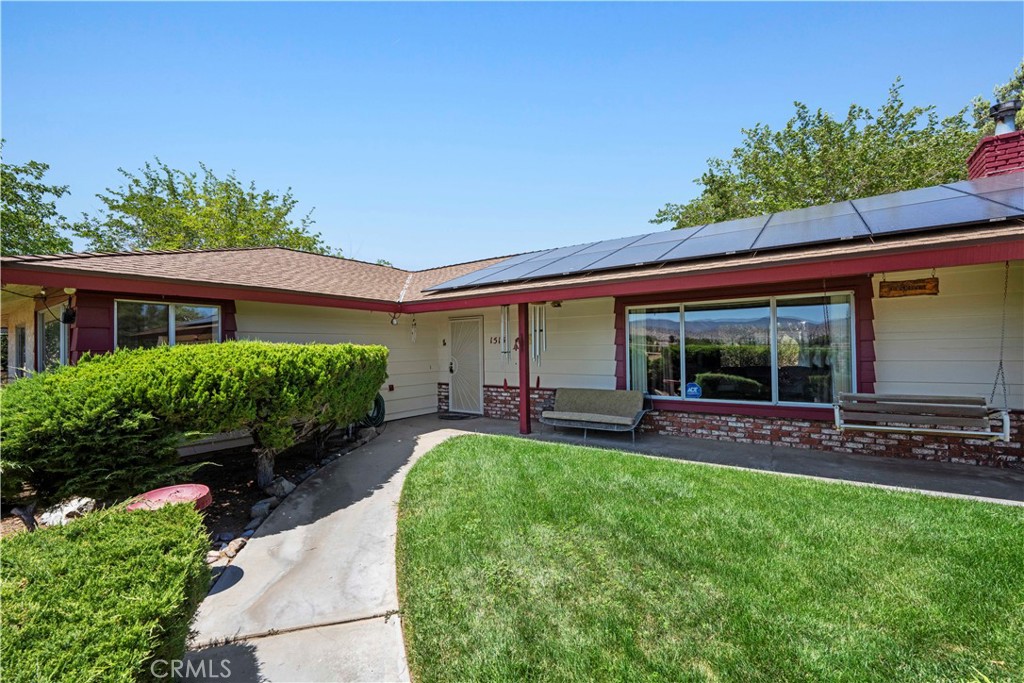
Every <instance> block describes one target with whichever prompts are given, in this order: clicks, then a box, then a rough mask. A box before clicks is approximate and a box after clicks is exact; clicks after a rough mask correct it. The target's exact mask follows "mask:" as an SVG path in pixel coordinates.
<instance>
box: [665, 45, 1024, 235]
mask: <svg viewBox="0 0 1024 683" xmlns="http://www.w3.org/2000/svg"><path fill="white" fill-rule="evenodd" d="M1022 83H1024V62H1022V64H1021V66H1020V67H1018V69H1017V71H1016V72H1015V74H1014V77H1013V78H1012V79H1011V80H1010V82H1008V83H1006V84H1004V85H1002V86H997V87H996V89H995V96H996V98H997V99H999V100H1005V99H1008V98H1010V97H1011V96H1013V95H1019V93H1020V91H1021V87H1022ZM902 88H903V86H902V85H901V83H900V79H896V82H895V83H893V85H892V86H891V87H890V88H889V96H888V98H887V99H886V102H885V104H883V105H882V106H881V107H879V108H878V110H877V111H874V112H872V111H871V110H869V109H867V108H865V107H862V106H860V105H856V104H854V105H851V106H850V108H849V109H848V110H847V113H846V117H845V118H842V119H836V118H834V117H833V116H832V115H831V114H829V113H828V112H825V111H823V110H821V109H818V110H817V111H811V109H810V108H809V107H808V106H807V105H806V104H803V103H801V102H796V103H794V104H795V107H796V113H795V115H794V116H793V118H791V119H790V120H789V121H788V122H787V123H786V125H785V126H783V127H782V128H781V129H779V130H773V129H772V128H771V127H770V126H768V125H766V124H763V123H759V124H757V125H755V126H754V127H753V128H749V129H744V130H743V135H744V139H743V142H742V143H741V145H740V146H739V147H737V148H735V149H734V150H733V152H732V156H731V157H729V158H728V159H719V158H712V159H709V160H708V169H707V170H706V171H705V172H704V173H703V174H702V175H701V177H700V178H698V179H697V180H695V182H696V183H697V184H698V185H700V186H701V187H702V191H701V194H700V196H698V197H697V198H696V199H693V200H691V201H689V202H687V203H685V204H666V205H665V206H664V207H663V208H662V209H661V210H660V211H658V213H657V214H656V215H655V217H654V218H653V219H651V222H652V223H672V224H674V227H675V228H685V227H689V226H694V225H702V224H704V223H714V222H718V221H726V220H731V219H734V218H744V217H747V216H756V215H760V214H764V213H771V212H775V211H786V210H789V209H799V208H802V207H806V206H814V205H817V204H829V203H832V202H839V201H844V200H848V199H856V198H858V197H867V196H871V195H877V194H885V193H888V192H898V191H901V190H910V189H914V188H918V187H925V186H928V185H936V184H938V183H945V182H952V181H957V180H962V179H964V178H965V177H966V174H967V167H966V163H965V161H966V159H967V157H968V156H969V155H970V153H971V151H972V150H973V149H974V146H975V145H976V144H977V141H978V138H979V136H980V135H982V134H985V133H986V130H987V131H988V132H991V123H990V122H988V118H987V117H988V106H989V103H988V102H987V101H986V100H984V99H983V98H980V97H979V98H976V99H975V101H974V103H973V109H974V122H973V125H972V124H971V123H968V122H967V120H966V115H967V107H965V108H964V109H962V110H960V111H959V112H957V113H956V114H954V115H952V116H949V117H946V118H939V116H938V114H937V113H936V111H935V107H934V106H926V107H921V106H915V107H907V106H906V105H905V103H904V102H903V98H902V96H901V93H900V91H901V90H902ZM1018 120H1020V118H1019V117H1018ZM986 127H987V128H986Z"/></svg>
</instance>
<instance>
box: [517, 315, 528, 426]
mask: <svg viewBox="0 0 1024 683" xmlns="http://www.w3.org/2000/svg"><path fill="white" fill-rule="evenodd" d="M519 433H520V434H529V433H530V304H519Z"/></svg>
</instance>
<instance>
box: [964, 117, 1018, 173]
mask: <svg viewBox="0 0 1024 683" xmlns="http://www.w3.org/2000/svg"><path fill="white" fill-rule="evenodd" d="M1020 108H1021V107H1020V100H1011V101H1010V102H1001V103H999V104H996V105H994V106H993V107H992V108H991V109H989V114H991V116H992V118H994V119H995V120H996V132H995V135H990V136H988V137H986V138H982V139H981V141H980V142H979V143H978V146H977V147H975V148H974V152H972V153H971V156H970V157H968V158H967V177H968V178H970V179H971V180H974V179H975V178H987V177H989V176H993V175H1005V174H1007V173H1021V172H1024V130H1017V126H1016V124H1015V122H1014V117H1016V115H1017V111H1019V110H1020Z"/></svg>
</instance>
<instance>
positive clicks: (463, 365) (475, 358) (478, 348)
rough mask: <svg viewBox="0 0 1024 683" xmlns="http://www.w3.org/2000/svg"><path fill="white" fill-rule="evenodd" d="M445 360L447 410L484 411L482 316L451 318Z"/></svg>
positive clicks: (455, 411)
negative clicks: (446, 363) (446, 368)
mask: <svg viewBox="0 0 1024 683" xmlns="http://www.w3.org/2000/svg"><path fill="white" fill-rule="evenodd" d="M450 325H451V335H450V338H451V346H450V348H451V357H450V358H449V359H448V373H449V378H450V381H449V383H448V409H449V410H450V411H452V412H453V413H476V414H483V412H484V325H483V319H482V318H453V319H452V320H451V321H450Z"/></svg>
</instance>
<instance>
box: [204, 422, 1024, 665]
mask: <svg viewBox="0 0 1024 683" xmlns="http://www.w3.org/2000/svg"><path fill="white" fill-rule="evenodd" d="M452 427H457V429H453V428H452ZM467 432H476V433H485V434H516V432H517V424H516V423H514V422H506V421H499V420H489V419H484V418H477V419H471V420H464V421H458V422H445V421H441V420H439V419H438V418H437V417H436V416H433V415H430V416H423V417H417V418H412V419H408V420H400V421H397V422H392V423H390V424H389V425H388V426H387V428H386V430H385V432H384V433H383V434H382V435H381V436H380V437H378V438H377V439H375V440H374V441H372V442H370V443H369V444H368V445H366V446H364V447H362V448H360V449H358V450H356V451H353V452H352V453H349V454H348V455H346V456H344V457H342V458H341V459H339V460H336V461H335V462H334V463H332V464H330V465H328V466H327V467H325V468H324V469H322V470H321V471H320V472H319V473H317V474H316V475H314V476H313V477H311V478H309V479H307V480H306V481H305V482H303V483H302V484H301V485H300V486H299V487H298V488H297V489H296V490H295V492H293V493H292V494H291V495H290V496H288V498H286V499H285V501H284V502H283V503H282V504H281V505H280V507H278V508H277V510H275V511H274V513H273V514H272V515H271V516H270V517H269V518H268V519H267V521H266V522H265V523H264V524H263V525H262V526H261V527H260V528H259V531H258V532H257V533H256V535H255V536H254V537H253V538H252V540H250V542H249V544H248V545H247V546H246V548H245V549H244V550H243V551H242V552H241V553H240V554H239V555H238V557H237V558H236V560H235V562H234V564H232V565H231V566H230V567H229V568H228V569H227V570H226V571H225V573H224V574H223V575H222V576H221V577H220V579H218V581H217V583H216V584H215V586H214V588H213V591H212V592H211V594H210V596H209V597H207V598H206V600H205V601H204V602H203V603H202V605H201V606H200V609H199V614H198V616H197V619H196V623H195V625H194V629H195V630H196V635H195V637H194V639H193V651H192V652H191V653H190V655H189V664H190V665H191V666H192V671H193V672H194V673H198V675H193V676H192V677H191V678H187V680H194V681H202V680H210V681H213V680H216V681H225V680H229V681H231V680H233V681H273V682H277V681H406V680H409V672H408V669H407V666H406V660H405V649H404V645H403V640H402V627H401V622H400V620H399V618H398V616H397V610H398V596H397V591H396V582H395V535H396V532H397V519H396V510H397V504H398V499H399V496H400V494H401V489H402V482H403V481H404V478H405V475H406V473H407V472H408V470H409V468H410V467H411V466H412V464H413V463H414V462H415V461H416V459H417V458H419V457H420V456H421V455H422V454H423V453H426V452H427V451H429V450H430V449H431V448H433V447H434V446H436V445H437V444H439V443H441V442H442V441H444V440H445V439H448V438H450V437H452V436H455V435H458V434H464V433H467ZM530 438H533V439H539V440H548V441H557V442H567V443H579V442H580V440H581V439H580V432H579V431H578V430H565V431H554V430H551V429H550V428H547V427H544V428H542V429H540V430H539V431H538V432H537V433H535V434H533V435H531V437H530ZM588 445H593V446H598V447H610V448H615V449H618V450H635V451H636V452H638V453H644V454H650V455H657V456H662V457H670V458H677V459H683V460H691V461H697V462H704V463H708V464H712V465H718V466H731V467H744V468H752V469H760V470H767V471H772V472H776V473H780V474H789V475H796V476H813V477H818V478H827V479H841V480H845V481H849V482H853V483H860V484H864V485H872V486H884V487H889V488H901V489H909V490H916V491H921V492H924V493H931V494H934V495H945V496H955V497H968V498H975V499H981V500H987V501H991V502H999V503H1003V504H1010V505H1022V504H1024V472H1022V471H1019V470H1017V471H1011V470H996V469H991V468H983V467H974V466H970V465H954V464H946V463H930V462H921V461H905V460H897V459H888V458H881V457H876V456H862V455H836V454H831V453H822V452H817V451H807V450H800V449H793V448H776V447H768V446H757V445H751V444H734V443H727V442H716V441H707V440H702V439H683V438H675V437H658V436H650V435H644V436H641V437H639V438H638V439H637V443H636V446H635V448H634V447H633V445H632V444H631V442H630V439H629V436H628V435H625V436H623V435H620V434H610V435H602V436H596V437H595V436H594V435H593V434H592V435H591V438H590V439H589V440H588ZM224 660H227V661H228V662H229V664H227V665H224V664H223V662H224ZM200 668H202V669H204V670H203V671H201V672H200V671H198V669H200ZM228 671H230V675H226V674H227V672H228ZM211 674H214V675H211Z"/></svg>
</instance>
